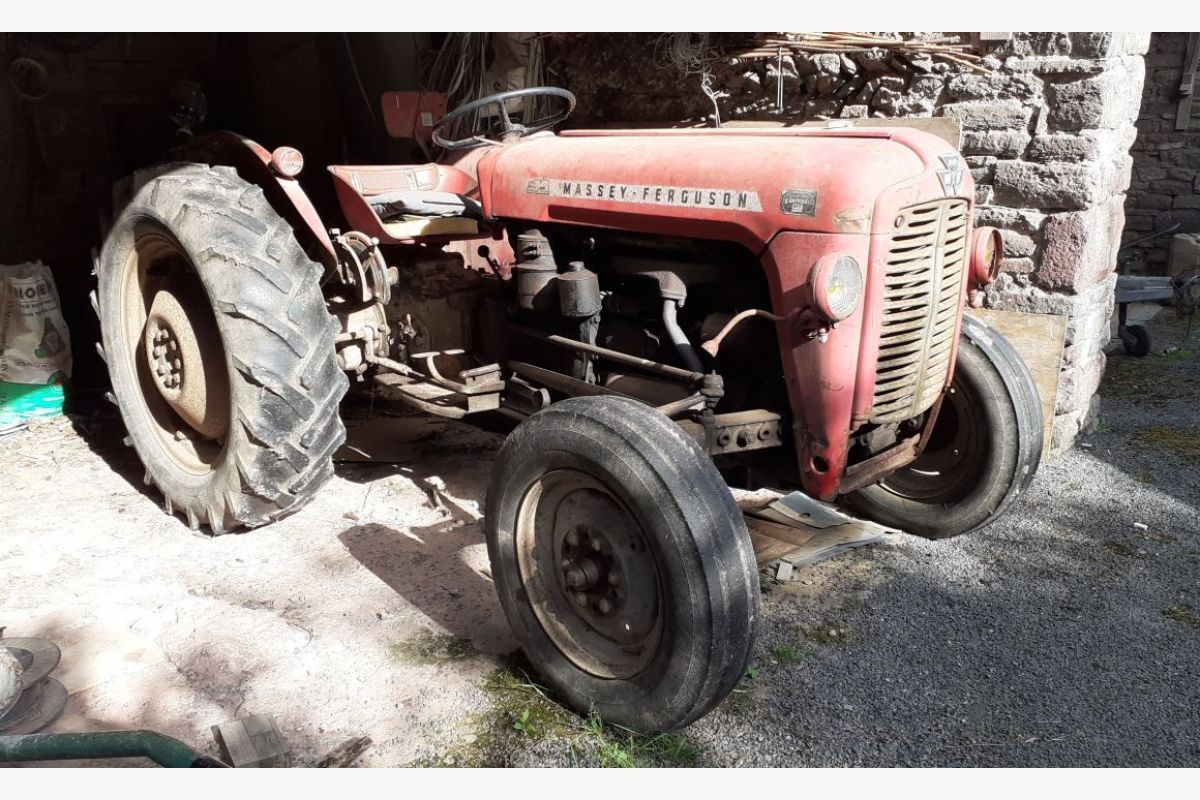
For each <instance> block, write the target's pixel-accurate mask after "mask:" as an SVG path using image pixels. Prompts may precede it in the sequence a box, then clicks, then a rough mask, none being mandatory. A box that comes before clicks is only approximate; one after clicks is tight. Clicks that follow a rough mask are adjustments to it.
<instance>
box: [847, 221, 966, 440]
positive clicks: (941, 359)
mask: <svg viewBox="0 0 1200 800" xmlns="http://www.w3.org/2000/svg"><path fill="white" fill-rule="evenodd" d="M901 216H903V218H904V222H903V223H902V225H901V226H900V227H898V228H897V229H896V230H895V232H894V233H893V234H892V238H891V242H890V245H889V247H888V252H887V256H886V258H885V261H884V275H883V324H882V326H881V328H880V341H879V358H878V362H877V364H876V367H875V395H874V397H873V399H872V404H871V411H870V414H869V415H868V419H869V420H870V421H871V422H875V423H882V422H899V421H900V420H905V419H909V418H911V417H915V416H916V415H917V414H920V413H921V412H922V411H925V410H926V409H928V408H929V407H930V406H931V405H933V402H934V400H936V399H937V396H938V394H939V393H940V392H941V390H942V386H944V385H945V382H946V374H947V372H948V371H949V368H950V354H951V352H952V351H953V349H954V325H955V322H956V318H957V315H958V307H959V300H960V298H961V296H962V286H963V278H964V273H965V271H966V252H967V248H966V242H967V235H968V233H969V230H968V221H967V203H966V201H965V200H957V199H951V200H938V201H934V202H930V203H922V204H921V205H918V206H913V207H911V208H907V209H904V211H902V212H901Z"/></svg>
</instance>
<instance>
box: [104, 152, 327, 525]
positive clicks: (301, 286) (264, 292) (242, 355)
mask: <svg viewBox="0 0 1200 800" xmlns="http://www.w3.org/2000/svg"><path fill="white" fill-rule="evenodd" d="M133 185H134V187H135V188H134V191H133V194H132V196H130V197H129V198H128V199H127V200H126V201H125V203H124V205H123V207H122V208H119V209H117V212H116V217H115V219H114V222H113V226H112V229H111V230H110V232H109V234H108V237H107V239H106V240H105V244H104V249H103V251H102V252H101V255H100V259H99V262H98V264H97V281H98V287H97V295H96V297H95V301H96V303H95V304H96V310H97V312H98V313H99V315H100V328H101V334H102V338H103V347H102V355H103V356H104V357H105V360H106V361H107V363H108V371H109V377H110V379H111V382H112V389H113V396H114V398H115V402H116V404H117V406H118V408H119V409H120V412H121V417H122V419H123V420H124V422H125V427H126V429H127V430H128V432H129V437H128V439H127V443H128V444H130V445H131V446H132V447H133V448H134V449H135V450H136V451H137V454H138V456H139V457H140V458H141V460H142V463H143V464H144V465H145V467H146V478H145V479H146V482H147V483H148V484H152V485H154V486H155V487H157V488H158V490H159V491H161V492H162V494H163V505H164V508H165V509H166V511H167V513H178V514H182V515H183V516H184V518H186V520H187V522H188V524H189V526H190V527H191V528H192V529H193V530H194V529H196V528H198V527H199V526H200V525H201V524H207V525H208V526H209V527H210V528H211V530H212V531H213V533H223V532H225V531H229V530H233V529H236V528H240V527H248V528H252V527H256V526H258V525H263V524H265V523H267V522H271V521H273V520H276V519H279V518H280V517H282V516H285V515H286V514H289V513H291V512H293V511H296V510H298V509H299V508H301V507H302V506H303V505H304V504H305V503H306V502H308V501H309V500H310V499H311V498H312V497H313V495H314V494H315V493H316V491H317V490H318V489H319V488H320V487H321V486H322V485H323V484H324V483H325V482H326V481H327V480H328V479H329V477H330V476H331V475H332V470H333V466H332V455H333V452H334V451H335V450H336V449H337V448H338V447H339V446H340V445H341V443H342V441H343V440H344V439H345V429H344V428H343V426H342V422H341V419H340V418H339V416H338V404H339V402H340V400H341V398H342V395H343V394H345V391H346V388H347V385H348V382H347V380H346V377H345V375H343V374H342V372H341V370H339V369H338V367H337V365H336V363H335V361H334V351H333V345H334V335H335V333H336V331H337V325H336V323H335V321H334V320H333V318H332V317H331V316H330V315H329V314H328V312H327V311H326V308H325V301H324V298H323V297H322V294H321V288H320V278H321V274H322V271H321V267H320V266H319V265H318V264H316V263H315V262H313V261H312V260H311V259H309V258H308V257H307V256H306V255H305V254H304V252H303V250H302V249H301V247H300V245H299V244H298V243H297V242H296V240H295V238H294V236H293V233H292V230H291V227H290V226H289V225H288V223H287V222H286V221H285V220H284V219H283V218H282V217H280V216H279V215H278V214H277V213H276V212H275V211H274V209H272V208H271V206H270V204H269V203H268V202H267V201H266V199H265V197H264V196H263V192H262V189H261V188H259V187H257V186H254V185H251V184H249V183H246V182H245V181H243V180H241V179H240V178H239V177H238V176H237V174H236V172H234V171H233V170H232V169H229V168H224V167H208V166H205V165H201V164H175V165H169V166H165V167H161V168H157V169H156V170H154V171H153V172H151V173H141V174H139V175H138V176H135V178H134V181H133Z"/></svg>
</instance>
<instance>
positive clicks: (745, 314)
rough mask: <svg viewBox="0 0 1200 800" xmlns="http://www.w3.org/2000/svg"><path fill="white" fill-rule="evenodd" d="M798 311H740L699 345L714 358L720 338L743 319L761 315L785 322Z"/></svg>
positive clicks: (774, 320)
mask: <svg viewBox="0 0 1200 800" xmlns="http://www.w3.org/2000/svg"><path fill="white" fill-rule="evenodd" d="M798 313H799V310H798V309H796V310H793V311H792V312H791V313H789V314H782V315H781V314H772V313H771V312H770V311H763V310H762V309H761V308H751V309H747V310H746V311H742V312H741V313H739V314H737V315H735V316H734V317H733V319H731V320H729V322H726V323H725V327H724V328H721V331H720V333H718V334H717V335H716V336H714V337H713V338H711V339H709V340H708V341H707V342H705V343H704V344H702V345H700V348H701V349H702V350H704V352H706V353H708V354H709V355H710V356H712V357H713V358H716V357H717V351H718V350H720V349H721V340H722V339H724V338H725V337H726V336H728V335H729V332H730V331H732V330H733V329H734V328H736V327H737V326H738V325H740V324H741V323H742V322H743V321H745V320H748V319H750V318H751V317H762V318H763V319H765V320H770V321H771V322H787V321H788V320H789V319H791V318H792V317H794V316H796V315H797V314H798Z"/></svg>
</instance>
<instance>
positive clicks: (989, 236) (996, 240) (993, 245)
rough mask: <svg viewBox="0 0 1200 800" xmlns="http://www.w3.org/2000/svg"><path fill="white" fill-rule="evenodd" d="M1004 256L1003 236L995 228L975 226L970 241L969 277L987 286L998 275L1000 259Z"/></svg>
mask: <svg viewBox="0 0 1200 800" xmlns="http://www.w3.org/2000/svg"><path fill="white" fill-rule="evenodd" d="M1002 258H1004V237H1002V236H1001V235H1000V231H999V229H997V228H976V229H975V238H974V239H973V240H972V243H971V277H973V278H974V279H975V283H977V284H979V285H980V286H987V285H988V284H989V283H991V282H992V281H994V280H996V278H998V277H1000V259H1002Z"/></svg>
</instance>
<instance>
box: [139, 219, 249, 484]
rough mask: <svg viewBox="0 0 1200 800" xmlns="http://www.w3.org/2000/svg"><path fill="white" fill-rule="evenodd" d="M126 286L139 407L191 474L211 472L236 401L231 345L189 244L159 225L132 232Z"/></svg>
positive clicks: (169, 452)
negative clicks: (229, 363) (229, 360)
mask: <svg viewBox="0 0 1200 800" xmlns="http://www.w3.org/2000/svg"><path fill="white" fill-rule="evenodd" d="M133 235H134V241H133V247H132V248H131V249H130V252H129V255H128V257H127V258H126V259H125V264H124V269H123V272H122V284H121V294H122V297H121V314H122V320H121V322H122V325H121V328H122V334H123V336H124V343H125V346H126V348H127V354H128V357H129V363H130V365H131V367H132V369H133V370H134V374H135V376H136V378H137V385H138V396H139V399H140V401H141V402H140V410H141V411H143V412H144V413H145V415H146V416H147V417H148V418H149V420H150V421H151V427H152V428H153V429H154V431H155V433H156V434H157V439H158V441H159V443H160V444H161V445H162V450H163V451H164V452H165V453H166V454H167V456H168V457H169V458H170V459H171V460H172V461H173V462H174V463H175V464H176V465H177V466H178V467H180V468H181V469H183V470H185V471H186V472H189V473H192V474H196V475H204V474H207V473H208V472H210V471H211V470H212V468H213V465H214V464H215V463H216V461H217V460H218V458H219V457H220V455H221V452H222V451H223V449H224V442H225V438H226V436H227V434H228V430H229V418H230V414H231V401H230V394H229V377H228V374H227V371H226V361H225V350H224V347H223V346H222V343H221V336H220V333H219V331H218V329H217V324H216V319H215V318H214V317H213V312H212V308H211V305H210V303H209V300H208V295H207V293H206V292H205V291H204V287H203V285H202V284H201V282H200V278H199V276H198V275H197V274H196V271H195V268H194V267H193V265H192V263H191V261H190V260H189V259H188V257H187V255H186V254H185V253H184V251H183V248H182V247H181V246H180V245H179V244H178V243H177V242H176V241H175V240H174V239H173V238H172V237H171V236H170V235H169V234H167V233H166V232H165V231H163V230H162V229H161V228H160V227H159V226H157V225H152V224H149V223H145V224H141V225H138V226H136V227H135V229H134V234H133Z"/></svg>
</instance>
